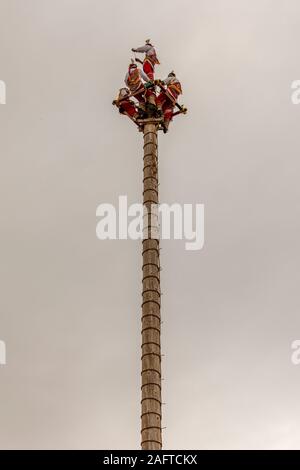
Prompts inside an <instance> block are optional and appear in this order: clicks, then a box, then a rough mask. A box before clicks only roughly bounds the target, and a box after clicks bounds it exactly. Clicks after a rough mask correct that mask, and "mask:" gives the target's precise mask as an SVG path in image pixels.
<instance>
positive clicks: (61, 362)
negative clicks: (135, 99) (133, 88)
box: [0, 0, 300, 449]
mask: <svg viewBox="0 0 300 470" xmlns="http://www.w3.org/2000/svg"><path fill="white" fill-rule="evenodd" d="M146 38H151V39H152V41H153V43H154V44H155V46H156V47H157V52H158V56H159V59H160V62H161V65H160V66H159V67H157V77H161V78H164V77H165V75H166V74H167V73H168V72H169V71H170V70H171V69H174V70H175V71H176V72H177V75H178V77H179V78H180V80H181V82H182V86H183V91H184V95H183V97H182V99H181V102H183V103H184V104H185V105H186V106H187V107H188V108H189V113H188V115H186V116H179V117H178V118H176V121H174V123H173V124H172V126H171V127H170V132H169V133H168V134H167V135H160V137H159V162H160V168H159V171H160V190H161V196H160V200H161V202H167V203H173V202H178V203H182V204H183V203H194V204H195V203H203V204H205V245H204V248H203V250H201V251H198V252H191V251H190V252H189V251H186V250H185V249H184V241H163V242H162V252H161V253H162V255H161V263H162V266H163V271H162V291H163V294H164V295H163V302H162V316H163V321H164V323H163V338H162V345H163V353H164V354H165V356H164V358H163V364H162V365H163V376H164V378H165V381H164V382H163V387H164V388H163V401H164V402H165V403H166V404H165V406H164V409H163V425H164V426H166V429H165V430H164V447H165V448H166V449H179V448H181V449H183V448H185V449H188V448H198V449H217V448H222V449H253V448H268V449H276V448H281V449H285V448H295V449H296V448H300V407H299V394H300V366H295V365H293V364H292V363H291V343H292V341H293V340H295V339H299V338H300V295H299V262H300V259H299V229H300V207H299V198H300V185H299V171H300V159H299V123H300V105H299V106H295V105H293V104H292V103H291V98H290V96H291V82H292V81H293V80H296V79H300V62H299V43H300V4H299V1H298V0H288V1H285V0H251V1H250V0H247V1H246V0H226V1H224V0H185V1H183V0H181V1H179V0H164V1H158V0H152V1H151V2H144V3H138V2H135V1H132V0H127V1H126V2H120V1H119V0H118V1H117V0H109V1H107V0H104V1H100V0H24V1H22V0H0V80H4V81H5V82H6V85H7V104H6V105H0V129H1V131H0V132H1V138H0V154H1V171H0V192H1V197H0V213H1V221H0V224H1V232H0V233H1V263H0V286H1V296H0V339H1V340H4V341H5V342H6V347H7V365H6V366H4V367H3V366H2V367H1V368H0V447H1V448H9V449H14V448H23V449H32V448H33V449H39V448H45V449H46V448H50V449H55V448H56V449H58V448H59V449H60V448H62V449H64V448H65V449H86V448H95V449H97V448H98V449H117V448H122V449H127V448H138V447H139V442H140V437H139V427H140V422H139V420H140V405H139V402H140V389H139V387H140V315H141V311H140V310H141V309H140V305H141V246H140V245H141V244H140V242H134V241H99V240H97V238H96V235H95V228H96V216H95V212H96V207H97V206H98V205H99V204H100V203H102V202H110V203H114V204H115V203H117V201H118V197H119V195H128V199H129V202H141V199H142V194H141V191H142V136H141V134H138V133H137V132H136V129H135V128H134V126H133V125H132V123H131V122H130V121H129V120H128V119H126V118H125V117H122V116H120V115H119V114H118V112H117V111H116V109H115V108H113V107H112V106H111V102H112V99H114V97H115V94H116V92H117V90H118V88H119V87H120V86H122V85H123V79H124V75H125V72H126V69H127V66H128V62H129V60H130V58H131V52H130V49H131V48H132V47H137V46H141V45H142V44H143V43H144V40H145V39H146Z"/></svg>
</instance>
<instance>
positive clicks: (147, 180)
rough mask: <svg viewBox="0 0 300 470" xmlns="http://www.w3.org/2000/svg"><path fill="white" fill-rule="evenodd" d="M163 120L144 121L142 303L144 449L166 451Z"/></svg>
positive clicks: (142, 418) (142, 419) (142, 445)
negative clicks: (160, 180) (160, 154)
mask: <svg viewBox="0 0 300 470" xmlns="http://www.w3.org/2000/svg"><path fill="white" fill-rule="evenodd" d="M160 121H161V120H160V119H151V118H149V119H145V120H143V133H144V170H143V173H144V178H143V189H144V191H143V204H144V214H145V215H144V236H143V303H142V386H141V389H142V401H141V408H142V414H141V439H142V441H141V447H142V449H144V450H159V449H161V448H162V428H161V418H162V415H161V405H162V403H161V343H160V333H161V316H160V296H161V292H160V261H159V221H158V202H159V200H158V158H157V131H158V126H159V123H160Z"/></svg>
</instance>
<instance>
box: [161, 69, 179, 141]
mask: <svg viewBox="0 0 300 470" xmlns="http://www.w3.org/2000/svg"><path fill="white" fill-rule="evenodd" d="M162 84H163V85H166V86H167V88H166V89H165V90H164V91H162V92H161V93H160V94H159V95H158V97H157V99H156V105H157V109H158V111H161V112H162V114H163V116H164V123H163V124H164V132H167V131H168V128H169V124H170V121H172V118H173V112H174V107H175V105H176V102H177V99H178V96H179V95H181V94H182V88H181V83H180V82H179V80H178V78H177V77H176V74H175V72H174V71H172V72H170V73H169V75H168V77H167V78H166V79H165V80H163V81H162Z"/></svg>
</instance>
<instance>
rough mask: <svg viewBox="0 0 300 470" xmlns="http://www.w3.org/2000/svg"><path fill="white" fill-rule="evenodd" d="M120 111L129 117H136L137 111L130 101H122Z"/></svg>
mask: <svg viewBox="0 0 300 470" xmlns="http://www.w3.org/2000/svg"><path fill="white" fill-rule="evenodd" d="M120 111H121V112H122V111H123V112H125V113H127V114H128V115H129V116H130V117H132V118H134V119H136V118H137V117H138V112H137V110H136V108H135V106H134V104H133V102H132V101H129V100H128V101H127V100H126V101H123V102H122V104H121V106H120Z"/></svg>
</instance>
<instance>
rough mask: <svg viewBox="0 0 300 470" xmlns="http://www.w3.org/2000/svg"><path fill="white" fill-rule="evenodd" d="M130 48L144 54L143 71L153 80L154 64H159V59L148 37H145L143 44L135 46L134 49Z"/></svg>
mask: <svg viewBox="0 0 300 470" xmlns="http://www.w3.org/2000/svg"><path fill="white" fill-rule="evenodd" d="M131 50H132V51H133V52H139V53H142V54H143V53H144V54H145V58H144V61H143V71H144V73H145V74H146V75H148V77H149V79H150V80H151V81H154V72H155V65H157V64H159V60H158V58H157V55H156V50H155V48H154V46H153V45H152V44H151V42H150V39H146V44H145V45H144V46H141V47H137V48H136V49H134V48H132V49H131Z"/></svg>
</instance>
